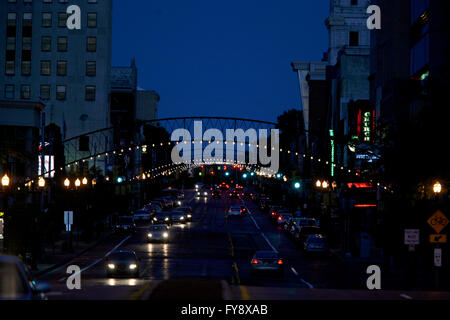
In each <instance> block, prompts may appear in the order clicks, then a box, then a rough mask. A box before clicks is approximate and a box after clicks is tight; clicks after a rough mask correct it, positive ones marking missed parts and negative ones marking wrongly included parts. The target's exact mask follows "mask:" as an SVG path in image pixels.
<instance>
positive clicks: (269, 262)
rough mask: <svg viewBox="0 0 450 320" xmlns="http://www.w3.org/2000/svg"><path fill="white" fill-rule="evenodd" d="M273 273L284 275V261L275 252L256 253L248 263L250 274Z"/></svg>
mask: <svg viewBox="0 0 450 320" xmlns="http://www.w3.org/2000/svg"><path fill="white" fill-rule="evenodd" d="M257 272H275V273H277V274H278V275H280V276H281V275H283V274H284V261H283V259H282V258H281V257H280V255H279V253H278V252H276V251H256V252H255V254H254V255H253V257H252V259H251V261H250V273H251V275H256V273H257Z"/></svg>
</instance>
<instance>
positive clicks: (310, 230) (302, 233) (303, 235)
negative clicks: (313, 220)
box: [295, 226, 322, 248]
mask: <svg viewBox="0 0 450 320" xmlns="http://www.w3.org/2000/svg"><path fill="white" fill-rule="evenodd" d="M312 234H322V230H321V229H320V227H317V226H305V227H300V228H299V230H298V231H297V232H296V233H295V240H296V241H297V244H298V245H299V246H300V247H301V248H303V245H304V243H305V240H306V239H307V237H308V236H309V235H312Z"/></svg>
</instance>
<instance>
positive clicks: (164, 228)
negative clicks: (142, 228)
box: [150, 226, 168, 231]
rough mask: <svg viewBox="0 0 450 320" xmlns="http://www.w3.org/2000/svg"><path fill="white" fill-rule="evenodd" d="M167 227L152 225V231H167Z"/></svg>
mask: <svg viewBox="0 0 450 320" xmlns="http://www.w3.org/2000/svg"><path fill="white" fill-rule="evenodd" d="M167 229H168V228H167V227H166V226H153V227H150V231H167Z"/></svg>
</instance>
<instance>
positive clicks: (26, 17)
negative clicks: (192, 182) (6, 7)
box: [22, 12, 33, 27]
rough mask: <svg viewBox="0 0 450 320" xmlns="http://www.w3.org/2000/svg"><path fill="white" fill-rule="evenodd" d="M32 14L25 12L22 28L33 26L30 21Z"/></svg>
mask: <svg viewBox="0 0 450 320" xmlns="http://www.w3.org/2000/svg"><path fill="white" fill-rule="evenodd" d="M32 17H33V14H32V13H31V12H25V13H24V14H23V23H22V24H23V26H24V27H31V26H32V25H33V22H32V21H33V20H32Z"/></svg>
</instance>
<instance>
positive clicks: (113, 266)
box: [108, 263, 116, 269]
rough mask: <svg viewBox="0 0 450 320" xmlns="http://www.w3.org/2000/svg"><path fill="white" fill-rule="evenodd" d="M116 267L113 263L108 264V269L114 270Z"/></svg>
mask: <svg viewBox="0 0 450 320" xmlns="http://www.w3.org/2000/svg"><path fill="white" fill-rule="evenodd" d="M115 268H116V265H115V264H114V263H109V264H108V269H115Z"/></svg>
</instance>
